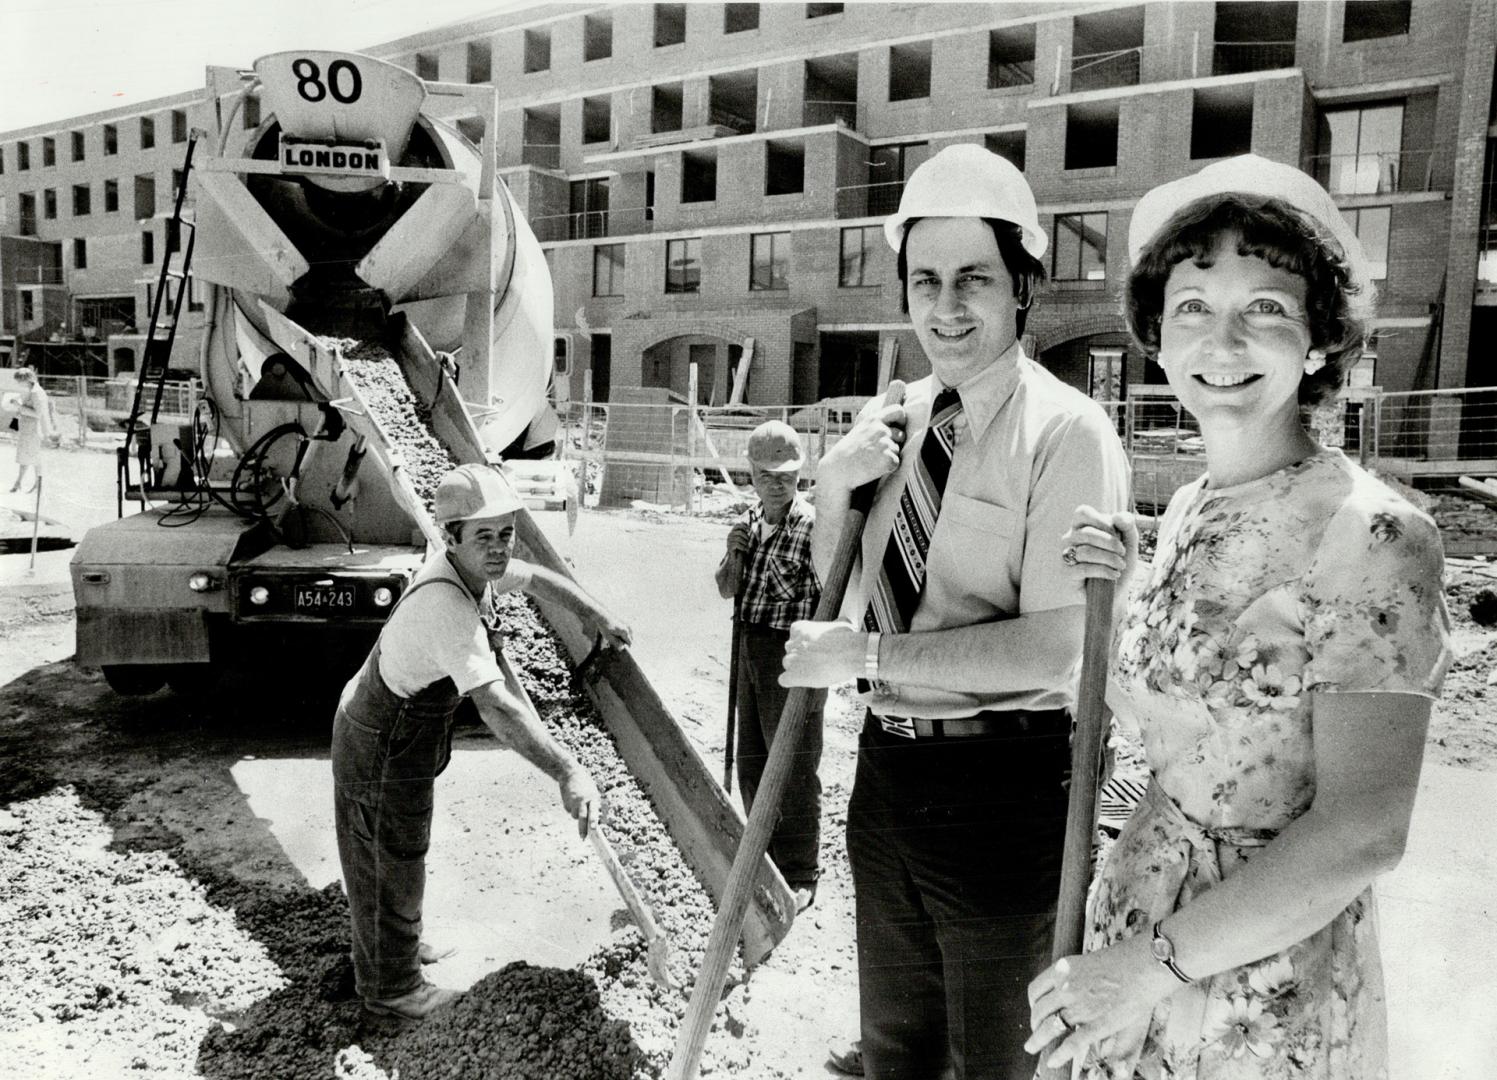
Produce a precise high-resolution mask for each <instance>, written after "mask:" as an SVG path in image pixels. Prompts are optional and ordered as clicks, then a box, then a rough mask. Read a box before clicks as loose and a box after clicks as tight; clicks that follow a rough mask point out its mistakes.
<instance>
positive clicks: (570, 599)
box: [332, 465, 630, 1020]
mask: <svg viewBox="0 0 1497 1080" xmlns="http://www.w3.org/2000/svg"><path fill="white" fill-rule="evenodd" d="M522 505H523V504H522V503H521V501H520V498H519V496H517V495H516V494H515V492H514V490H513V488H511V487H510V485H509V483H508V481H506V480H505V478H504V476H503V474H501V473H500V472H499V470H498V469H496V468H493V467H491V466H488V465H463V466H461V467H459V468H457V469H454V470H452V471H451V472H449V473H448V474H447V475H446V476H445V477H443V479H442V482H441V484H440V485H439V486H438V488H437V492H436V499H435V508H434V514H435V518H436V521H437V523H438V524H439V525H441V526H442V528H443V529H444V530H445V532H446V541H447V548H446V550H445V551H443V552H440V553H437V554H435V555H433V556H432V557H431V558H429V559H428V560H427V561H426V564H425V565H424V566H423V567H422V568H421V570H420V571H419V572H418V573H417V574H416V577H415V579H414V580H413V581H412V582H411V585H410V587H409V588H408V589H406V591H405V593H404V595H402V596H401V598H400V602H399V603H397V604H396V606H395V609H394V610H393V611H391V613H390V617H389V619H388V621H387V622H386V623H385V626H384V628H383V630H382V631H381V633H380V636H379V639H378V641H376V642H375V645H374V648H373V649H372V650H371V651H370V653H369V658H368V659H367V660H365V662H364V665H363V667H362V668H360V669H359V672H358V674H357V675H355V676H354V677H353V678H352V679H351V680H350V681H349V683H348V685H347V686H346V687H345V688H344V690H343V696H342V699H341V700H340V701H339V703H338V712H337V715H336V718H335V719H334V721H333V747H332V760H333V780H334V785H335V804H336V818H337V832H338V856H339V860H340V861H341V862H342V865H343V884H344V889H345V890H346V892H347V894H348V906H349V914H350V917H351V919H352V923H353V966H354V982H355V987H356V989H357V991H358V994H359V996H360V997H361V998H362V999H363V1001H364V1007H365V1008H366V1009H367V1010H368V1011H370V1012H371V1013H375V1014H381V1015H387V1016H394V1017H399V1018H404V1019H408V1020H419V1019H422V1018H424V1017H426V1016H428V1015H429V1014H430V1013H431V1012H433V1011H434V1010H435V1009H437V1008H439V1007H440V1006H441V1005H443V1004H445V1003H446V1002H448V1001H450V1000H452V999H453V998H454V997H456V996H457V994H456V992H455V991H451V990H446V989H443V988H441V987H438V986H435V985H434V984H432V983H430V982H427V981H426V980H425V979H424V978H423V977H422V974H421V964H422V962H423V961H425V962H430V961H432V960H434V959H436V958H438V957H437V956H436V954H435V953H434V952H433V950H431V949H430V948H429V947H428V946H426V944H425V943H423V942H422V941H421V901H422V894H423V891H424V887H425V883H426V851H427V847H428V846H429V843H430V838H431V818H432V789H433V780H434V779H435V778H436V776H437V775H438V774H439V773H441V772H442V770H443V769H444V768H446V767H447V762H448V760H449V758H450V757H451V754H452V728H453V718H454V715H455V713H456V711H457V707H458V705H459V703H460V702H461V701H462V699H463V698H464V697H468V698H471V699H472V700H473V703H474V704H475V705H476V706H477V709H478V714H479V716H480V717H481V718H482V720H483V722H484V723H485V724H486V725H487V726H488V727H489V728H490V729H491V730H492V731H493V732H494V734H495V735H496V736H497V737H498V738H499V740H500V741H501V742H502V743H504V744H505V745H506V746H508V747H509V748H511V749H513V750H515V751H517V752H518V753H519V754H520V755H521V756H522V757H524V758H525V759H526V760H527V761H529V762H531V763H532V764H534V765H535V766H536V767H537V768H538V769H540V770H541V771H542V772H543V773H545V774H546V775H547V776H549V777H551V778H552V779H553V780H555V781H556V782H557V784H558V786H559V787H560V788H561V801H562V805H563V806H564V807H566V811H567V813H569V814H570V815H572V817H574V818H576V820H577V826H578V831H579V833H580V834H581V835H583V836H586V835H587V830H588V828H589V827H590V826H591V825H592V824H593V823H594V821H596V820H597V818H598V817H599V815H600V813H601V806H600V796H599V794H598V789H597V787H596V786H595V785H594V783H593V781H592V778H591V777H589V776H588V774H587V772H586V771H585V770H584V769H583V768H582V766H581V765H579V764H578V763H577V761H576V759H575V758H573V757H572V755H571V754H570V753H568V752H567V750H566V749H565V748H564V747H562V746H561V745H560V744H559V743H557V742H556V740H555V739H554V738H552V737H551V735H550V734H549V733H548V732H547V730H546V728H545V727H544V726H543V724H542V723H541V720H540V718H539V717H538V716H536V715H535V712H534V710H533V709H532V708H531V706H530V704H529V701H528V699H527V698H526V697H525V695H524V691H523V690H522V689H521V688H520V687H519V684H518V683H517V682H515V681H514V676H513V674H512V673H510V672H509V671H508V668H507V665H506V666H501V664H500V662H499V659H498V658H497V657H496V655H495V653H494V649H493V646H492V645H491V642H490V636H489V633H490V624H491V620H488V619H486V617H485V616H486V614H487V613H488V612H490V611H491V608H492V601H493V597H494V595H496V594H498V593H502V592H509V591H512V590H515V589H521V590H524V591H526V592H529V593H531V594H533V595H536V596H538V597H541V598H543V599H547V600H550V601H554V602H557V603H560V604H563V605H564V606H566V607H568V608H570V609H571V610H572V611H574V612H576V613H577V614H578V615H579V616H580V617H581V618H582V619H583V620H584V621H585V622H586V623H590V624H592V625H593V626H595V628H596V630H597V633H598V634H600V635H602V637H603V639H604V642H605V643H606V644H608V645H610V646H622V645H627V644H628V643H629V640H630V635H629V629H628V627H626V626H624V625H623V624H622V623H620V622H618V621H617V620H616V619H614V618H613V617H612V616H611V615H610V614H608V613H607V612H606V611H604V610H603V609H602V608H601V607H600V606H599V605H598V604H597V603H596V602H595V601H594V600H593V599H592V598H591V597H589V596H587V595H586V594H585V593H583V592H582V590H581V589H579V588H578V587H577V585H576V584H575V583H574V582H572V581H571V580H570V579H568V578H565V577H563V576H562V575H560V574H557V573H554V572H553V571H550V570H548V569H546V568H545V567H541V566H535V565H532V564H529V563H525V562H522V561H520V560H519V559H515V558H513V557H512V553H513V551H514V544H515V516H516V514H517V513H518V512H519V510H520V509H521V507H522Z"/></svg>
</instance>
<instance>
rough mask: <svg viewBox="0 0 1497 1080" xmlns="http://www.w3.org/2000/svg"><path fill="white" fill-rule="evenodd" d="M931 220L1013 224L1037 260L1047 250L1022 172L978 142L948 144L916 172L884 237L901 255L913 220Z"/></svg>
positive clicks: (1028, 250) (901, 197) (908, 182)
mask: <svg viewBox="0 0 1497 1080" xmlns="http://www.w3.org/2000/svg"><path fill="white" fill-rule="evenodd" d="M927 217H978V218H996V219H997V220H999V221H1011V222H1013V223H1014V224H1015V225H1017V226H1019V228H1020V229H1021V230H1022V232H1023V236H1024V239H1023V244H1024V250H1025V251H1027V252H1029V254H1031V255H1033V256H1034V257H1035V258H1036V259H1038V258H1040V257H1041V256H1042V255H1044V254H1045V248H1046V247H1048V246H1049V238H1048V237H1046V236H1045V232H1044V230H1043V229H1041V228H1040V218H1039V214H1038V213H1037V212H1036V210H1035V205H1034V192H1032V191H1030V190H1029V181H1027V180H1025V179H1024V174H1023V173H1022V172H1020V171H1019V169H1018V167H1017V166H1015V165H1014V163H1013V162H1011V161H1009V160H1008V159H1007V158H1004V157H1000V156H999V155H997V154H995V153H993V152H992V151H991V150H987V149H984V148H983V147H981V146H978V145H976V144H975V143H958V144H956V145H955V146H948V147H946V149H944V150H942V151H941V152H940V153H938V154H936V155H935V156H934V157H932V158H930V159H929V160H928V161H926V162H925V163H924V164H922V165H921V166H920V167H919V168H918V169H916V170H915V172H914V174H913V175H911V177H910V178H909V180H908V181H906V182H905V185H904V194H903V195H902V196H900V199H899V210H898V212H896V213H895V214H894V215H893V216H892V217H890V218H889V219H888V220H887V221H885V222H884V239H885V240H887V241H888V242H889V246H890V247H891V248H893V249H894V250H895V251H898V250H899V245H900V243H901V242H902V241H903V240H904V230H905V226H907V225H908V224H909V221H910V219H911V218H927Z"/></svg>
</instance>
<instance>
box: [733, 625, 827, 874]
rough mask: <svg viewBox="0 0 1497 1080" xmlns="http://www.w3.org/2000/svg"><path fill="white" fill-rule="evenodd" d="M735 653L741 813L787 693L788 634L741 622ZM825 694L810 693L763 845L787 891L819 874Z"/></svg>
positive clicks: (748, 806)
mask: <svg viewBox="0 0 1497 1080" xmlns="http://www.w3.org/2000/svg"><path fill="white" fill-rule="evenodd" d="M741 634H742V638H741V640H740V642H739V650H738V747H737V757H738V787H739V790H740V791H741V792H742V793H743V807H744V811H745V813H748V812H751V811H752V810H753V806H754V796H755V794H757V793H758V790H759V781H760V779H761V778H762V777H763V776H764V765H765V762H767V761H768V760H769V748H770V747H771V746H772V745H774V737H775V732H776V731H777V730H779V726H780V713H781V712H782V711H784V708H785V699H786V698H788V697H789V696H790V691H789V690H787V689H785V688H784V687H783V686H781V685H780V684H779V681H778V680H779V677H780V672H781V671H783V670H784V668H785V641H786V639H788V638H789V636H790V633H789V631H787V630H776V629H775V628H774V627H772V626H765V625H762V624H759V623H744V624H743V627H742V630H741ZM825 706H826V691H825V690H815V691H812V692H811V707H810V709H809V710H808V711H807V712H806V724H805V727H804V728H803V729H802V732H801V739H800V746H799V748H798V749H797V750H796V754H795V759H794V761H793V762H792V764H791V770H790V777H789V779H788V780H787V782H786V784H785V795H784V798H783V799H782V800H781V801H780V816H779V819H778V821H777V823H776V824H775V828H774V833H773V835H772V836H771V837H770V841H769V857H770V858H771V859H773V860H774V864H775V866H776V867H778V868H779V871H780V873H781V874H782V875H783V876H784V878H785V882H786V884H788V885H789V886H790V887H791V888H792V889H795V888H804V887H809V886H811V885H814V884H815V883H816V878H817V876H818V875H819V874H820V872H821V871H820V869H819V867H820V859H819V856H820V852H821V777H820V775H819V774H818V772H817V770H818V769H820V767H821V728H822V711H823V709H824V708H825Z"/></svg>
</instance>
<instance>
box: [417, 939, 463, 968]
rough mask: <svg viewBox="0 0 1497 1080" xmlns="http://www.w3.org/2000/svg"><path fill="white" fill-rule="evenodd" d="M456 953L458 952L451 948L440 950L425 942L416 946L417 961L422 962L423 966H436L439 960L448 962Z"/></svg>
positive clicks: (446, 947)
mask: <svg viewBox="0 0 1497 1080" xmlns="http://www.w3.org/2000/svg"><path fill="white" fill-rule="evenodd" d="M455 952H457V950H456V949H455V948H453V947H451V946H444V947H442V948H438V947H437V946H435V945H428V944H427V943H426V942H424V941H423V942H422V943H421V944H420V945H418V946H416V959H417V960H420V961H421V962H422V963H423V964H435V963H436V962H437V961H439V960H446V959H447V958H448V957H449V956H451V955H452V954H453V953H455Z"/></svg>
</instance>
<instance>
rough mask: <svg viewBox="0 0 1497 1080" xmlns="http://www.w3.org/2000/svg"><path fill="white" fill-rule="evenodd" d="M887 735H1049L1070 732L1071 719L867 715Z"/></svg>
mask: <svg viewBox="0 0 1497 1080" xmlns="http://www.w3.org/2000/svg"><path fill="white" fill-rule="evenodd" d="M869 716H870V717H872V719H874V720H876V721H877V722H878V725H879V727H881V728H882V729H883V730H884V731H886V732H888V733H889V734H890V735H898V736H900V737H901V738H905V739H970V738H975V737H977V736H982V735H1052V734H1061V733H1062V732H1067V731H1069V730H1070V724H1071V718H1070V716H1069V715H1068V714H1067V713H1066V711H1065V710H1064V709H1047V710H1044V711H1041V712H1032V711H1029V710H1026V709H1015V710H1011V711H1007V712H999V711H989V712H980V713H978V714H977V715H976V716H963V717H958V718H955V719H951V720H927V719H925V718H924V717H920V716H880V715H878V714H877V713H872V712H870V713H869Z"/></svg>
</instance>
